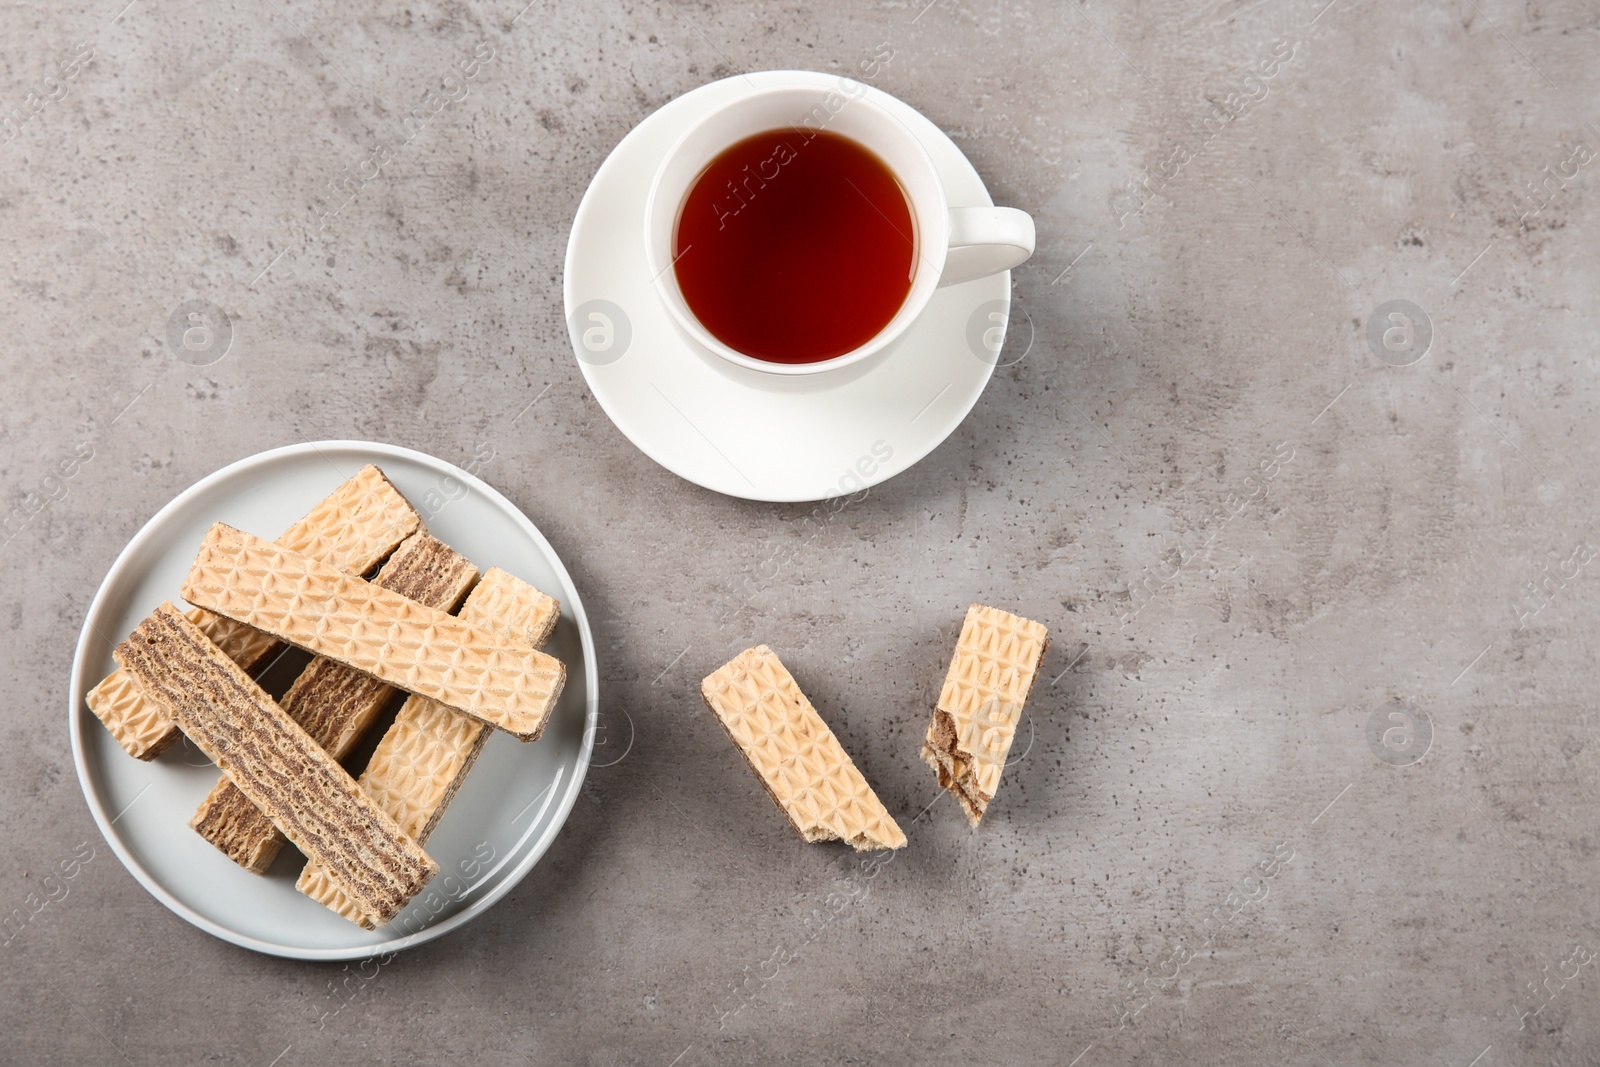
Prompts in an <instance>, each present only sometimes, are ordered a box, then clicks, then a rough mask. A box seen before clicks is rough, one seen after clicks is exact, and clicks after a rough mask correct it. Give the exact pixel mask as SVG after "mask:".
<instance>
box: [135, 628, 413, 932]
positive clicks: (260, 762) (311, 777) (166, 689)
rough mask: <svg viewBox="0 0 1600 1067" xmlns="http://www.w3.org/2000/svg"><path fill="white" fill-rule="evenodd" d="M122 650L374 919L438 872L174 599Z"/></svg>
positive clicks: (146, 689) (191, 730)
mask: <svg viewBox="0 0 1600 1067" xmlns="http://www.w3.org/2000/svg"><path fill="white" fill-rule="evenodd" d="M114 655H115V657H116V660H117V662H118V663H119V664H121V665H122V667H123V669H124V670H126V671H127V672H128V673H129V675H131V676H132V678H133V680H134V684H136V685H138V686H139V688H140V690H141V691H142V692H143V693H144V695H145V697H146V698H147V699H150V700H155V701H159V702H160V703H161V704H162V706H163V707H164V708H165V709H166V712H167V714H168V715H169V716H170V717H171V718H172V720H173V721H174V722H176V723H177V724H178V727H179V729H181V730H182V731H183V732H184V733H185V734H186V735H188V737H189V740H191V741H193V742H194V743H195V745H197V746H198V747H199V749H200V751H202V752H204V753H205V754H206V755H207V756H208V757H210V759H211V760H212V762H214V763H216V765H217V766H218V767H220V768H222V770H223V773H225V774H227V775H228V777H229V778H231V779H232V780H233V781H234V783H235V784H236V785H238V787H239V788H240V789H241V790H242V791H243V792H244V794H245V795H246V796H248V797H249V798H250V800H251V801H252V802H253V803H254V804H255V805H256V806H257V807H259V808H260V809H261V810H262V811H264V812H266V813H267V815H268V816H269V817H270V818H271V819H272V821H273V823H274V824H276V825H277V827H278V829H280V830H282V831H283V832H284V835H285V836H287V837H288V838H289V840H290V841H293V842H294V844H295V847H296V848H298V849H300V851H302V852H304V853H305V854H306V855H307V856H308V857H310V858H312V859H315V860H317V861H318V862H319V863H321V864H322V865H323V866H325V867H326V868H327V869H328V870H329V872H330V873H331V875H332V876H333V877H334V878H336V879H338V881H339V885H340V888H342V889H343V890H344V891H345V892H346V893H347V894H349V896H350V898H351V899H352V900H353V901H355V902H356V904H357V906H358V908H359V909H360V914H361V916H362V918H363V919H364V920H365V921H366V922H368V923H371V924H372V925H373V926H374V927H376V926H382V925H383V924H384V923H387V922H388V921H389V920H390V919H393V918H394V917H395V915H397V914H398V913H399V912H400V909H402V908H404V907H405V906H406V903H407V902H408V901H409V900H410V899H411V898H412V897H414V896H415V895H416V894H417V892H418V891H419V890H421V889H422V887H423V886H424V885H426V884H427V883H428V879H430V878H432V877H433V876H434V875H435V874H437V873H438V871H439V865H438V864H436V863H434V861H433V860H432V859H430V858H429V857H428V854H427V853H425V852H423V851H422V846H421V845H419V844H417V842H416V841H415V840H413V839H412V838H410V837H408V836H406V834H405V833H404V832H403V831H402V830H401V829H400V827H399V826H398V825H397V824H396V823H395V821H394V820H393V819H391V818H390V817H389V816H388V815H386V814H384V812H383V809H382V808H380V807H378V806H377V805H376V804H374V803H373V802H372V800H371V798H369V797H368V796H367V794H366V793H365V792H363V791H362V789H361V787H360V786H358V785H356V782H355V779H353V778H351V777H350V775H349V774H347V773H345V770H344V768H343V767H340V766H339V764H338V762H337V761H335V760H334V758H333V757H332V756H330V755H328V754H327V753H326V752H324V751H323V750H322V746H321V745H319V744H317V743H316V742H315V741H313V740H312V739H311V735H310V734H307V733H306V732H305V731H304V730H303V729H301V728H300V726H299V725H298V724H297V723H296V722H295V721H294V720H293V719H291V718H289V716H288V715H287V714H286V713H285V712H284V710H283V709H282V708H280V707H278V705H277V704H276V703H274V702H273V700H272V698H271V697H269V696H267V694H266V693H265V692H263V691H262V689H261V687H260V686H258V685H257V684H256V683H255V682H254V681H252V680H251V678H250V676H249V675H248V674H246V673H245V672H244V671H243V670H242V669H240V667H239V665H238V664H237V663H235V662H233V660H231V659H229V658H228V657H227V655H225V654H224V653H223V652H222V650H221V649H219V648H218V647H217V646H216V645H215V644H213V643H212V642H211V640H210V639H209V638H208V637H206V635H205V634H204V632H202V631H201V629H200V628H199V627H198V626H196V625H195V624H194V623H192V622H190V621H189V620H188V619H186V618H184V617H183V615H181V614H180V613H179V612H178V609H177V608H174V607H173V606H172V605H171V604H170V603H169V604H163V605H161V607H160V608H158V609H157V610H156V611H155V612H154V613H153V614H152V615H150V616H149V617H148V618H146V619H145V620H144V621H143V622H142V623H140V624H139V627H138V629H136V630H134V632H133V634H132V635H131V636H129V638H128V639H127V640H126V641H124V642H122V644H120V645H118V646H117V648H116V652H115V653H114Z"/></svg>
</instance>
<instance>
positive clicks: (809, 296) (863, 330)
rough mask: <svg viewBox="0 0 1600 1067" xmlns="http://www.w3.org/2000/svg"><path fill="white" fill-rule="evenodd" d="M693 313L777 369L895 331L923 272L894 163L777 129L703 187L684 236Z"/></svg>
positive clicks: (684, 282)
mask: <svg viewBox="0 0 1600 1067" xmlns="http://www.w3.org/2000/svg"><path fill="white" fill-rule="evenodd" d="M672 253H673V257H674V258H673V270H674V272H675V273H676V276H677V281H678V288H679V289H680V290H681V291H682V293H683V296H684V300H685V301H687V303H688V305H689V309H690V310H691V311H693V312H694V314H695V317H696V318H698V319H699V320H700V322H701V324H702V325H704V326H705V328H706V329H707V330H708V331H710V332H711V334H712V335H713V336H714V337H716V338H717V339H718V340H720V341H722V342H723V343H724V344H726V345H727V346H728V347H730V348H732V349H734V350H735V351H738V352H742V353H744V354H745V355H748V356H754V357H755V358H757V359H762V360H766V361H768V362H772V363H816V362H820V361H822V360H825V359H832V358H834V357H835V356H842V355H844V354H845V353H846V352H849V351H851V350H853V349H856V348H859V347H860V346H861V345H863V344H865V343H866V342H867V341H870V340H871V339H872V338H873V337H875V336H876V335H877V334H878V332H879V331H880V330H882V329H883V328H884V327H885V326H887V325H888V324H889V320H891V319H893V318H894V316H895V312H897V311H899V310H900V305H901V304H903V303H904V302H905V299H906V294H908V293H909V292H910V291H911V280H912V276H913V275H914V274H915V273H916V254H917V246H916V223H915V222H914V221H913V219H912V215H911V205H910V203H909V201H908V200H907V198H906V194H905V191H904V190H903V189H901V187H900V183H899V182H898V181H897V180H896V179H895V176H894V173H893V172H892V171H890V170H889V168H888V166H887V165H885V164H884V162H883V161H882V160H881V159H879V158H878V157H877V156H876V155H874V154H873V153H872V152H871V151H870V150H868V149H867V148H865V147H864V146H862V145H861V144H859V143H857V142H855V141H853V140H851V139H850V138H848V137H844V136H842V135H840V134H836V133H832V132H830V131H826V130H822V131H817V130H810V129H803V128H789V129H777V130H768V131H767V132H765V133H760V134H756V135H755V136H753V137H747V138H745V139H744V140H742V141H739V142H738V143H737V144H734V145H732V146H731V147H729V148H727V149H724V150H723V151H722V152H721V153H720V154H719V155H718V156H717V157H716V158H715V159H713V160H712V161H711V163H710V165H709V166H707V167H706V169H705V170H704V171H702V172H701V173H700V176H699V177H698V178H696V179H695V181H694V184H693V185H692V186H691V187H690V189H689V194H688V196H687V197H686V198H685V199H684V203H683V208H682V211H681V212H680V214H679V216H678V225H677V230H676V233H675V235H674V238H673V249H672Z"/></svg>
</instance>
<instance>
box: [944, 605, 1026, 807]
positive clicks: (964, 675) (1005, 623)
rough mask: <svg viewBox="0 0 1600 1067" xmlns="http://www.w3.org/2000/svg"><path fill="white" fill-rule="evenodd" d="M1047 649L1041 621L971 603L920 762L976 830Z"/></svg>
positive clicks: (997, 787) (1003, 765)
mask: <svg viewBox="0 0 1600 1067" xmlns="http://www.w3.org/2000/svg"><path fill="white" fill-rule="evenodd" d="M1049 647H1050V633H1049V630H1048V629H1046V628H1045V626H1044V624H1043V623H1038V622H1034V621H1032V620H1031V619H1024V618H1022V617H1021V616H1018V615H1012V614H1011V613H1010V612H1006V611H1001V610H1000V609H999V608H990V607H985V606H983V605H981V604H973V605H972V606H971V607H970V608H968V609H967V617H966V621H965V622H963V623H962V625H961V636H960V637H959V638H958V639H957V640H956V650H955V654H954V655H953V656H952V657H951V659H950V669H949V670H948V671H947V672H946V673H945V679H944V686H943V688H941V689H940V691H939V703H938V705H937V706H936V707H935V709H934V713H933V720H932V721H931V722H930V723H929V724H928V735H927V739H926V740H925V741H924V742H923V745H922V759H923V761H924V762H925V763H927V764H928V766H930V767H932V768H933V769H934V771H935V772H937V773H938V775H939V784H940V785H941V786H943V787H944V788H945V789H948V790H950V791H951V792H952V793H954V794H955V795H956V798H957V799H958V800H959V801H960V802H961V806H962V808H963V810H965V811H966V813H967V821H968V822H970V823H971V824H972V825H973V826H976V825H978V823H979V821H981V820H982V818H983V813H984V811H985V810H987V808H988V805H989V802H990V801H992V800H993V799H994V797H995V793H996V792H997V791H998V790H999V788H1000V773H1001V771H1002V770H1003V769H1004V768H1005V765H1006V756H1007V755H1008V754H1009V753H1010V751H1011V742H1012V741H1013V740H1014V739H1015V737H1016V733H1017V723H1018V722H1020V721H1021V719H1022V709H1023V707H1024V706H1025V705H1026V704H1027V702H1028V694H1029V693H1031V692H1032V691H1033V683H1034V681H1035V679H1036V678H1037V677H1038V672H1039V664H1040V662H1041V661H1042V660H1043V659H1044V653H1045V649H1047V648H1049Z"/></svg>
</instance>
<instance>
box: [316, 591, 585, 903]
mask: <svg viewBox="0 0 1600 1067" xmlns="http://www.w3.org/2000/svg"><path fill="white" fill-rule="evenodd" d="M560 614H561V608H560V605H559V604H557V603H556V601H555V600H554V599H553V598H551V597H549V596H546V595H545V594H544V593H541V592H540V591H539V590H537V589H535V588H534V587H533V586H531V585H529V584H528V583H527V582H524V581H522V580H521V579H520V578H516V577H513V576H512V575H510V574H507V573H506V572H505V571H503V570H500V569H499V568H498V567H491V568H489V570H488V571H486V572H485V573H484V575H483V580H482V581H480V582H479V583H478V585H477V588H475V589H473V591H472V595H471V596H469V597H468V598H467V602H466V604H465V605H463V606H462V608H461V618H462V620H463V621H466V622H470V623H472V624H473V625H475V626H482V627H483V628H484V629H486V630H491V631H494V632H497V633H500V634H503V635H504V636H506V637H509V638H512V639H514V640H519V641H524V642H526V643H527V644H529V645H531V646H532V647H534V648H538V647H540V646H541V645H543V644H544V643H545V641H546V640H548V639H549V637H550V633H551V631H552V630H554V629H555V625H556V621H557V619H558V618H559V617H560ZM489 734H490V729H489V726H488V725H487V724H486V723H482V722H479V721H478V720H477V719H474V718H470V717H469V716H466V715H462V714H460V713H459V712H456V711H452V710H451V709H449V708H447V707H445V706H444V705H443V704H440V703H439V702H437V701H434V700H429V699H427V698H426V697H419V696H415V695H413V696H411V697H409V698H408V699H407V700H406V703H405V706H404V707H402V708H401V709H400V714H399V715H398V716H396V717H395V721H394V725H392V726H390V727H389V731H388V732H387V733H385V734H384V735H383V740H382V741H380V742H378V748H377V751H375V752H374V753H373V754H372V759H371V760H370V761H368V763H367V769H366V771H365V773H363V774H362V775H361V779H360V782H361V787H362V788H363V789H365V790H366V791H367V794H368V795H369V796H371V797H372V799H373V800H375V801H377V803H378V806H379V807H381V808H382V809H383V810H384V811H386V812H388V813H389V814H390V815H392V816H394V819H395V821H396V822H398V823H399V824H400V828H401V829H402V830H404V831H405V832H406V833H408V834H410V835H411V836H412V837H415V838H416V839H417V841H419V842H421V843H423V844H426V843H427V841H428V837H429V835H430V834H432V833H433V829H434V827H435V826H437V825H438V824H439V818H440V816H442V815H443V814H444V811H445V808H446V807H448V806H449V804H450V801H451V799H452V798H454V797H455V795H456V791H457V790H459V789H460V788H461V783H462V782H463V781H465V780H466V777H467V772H468V771H469V770H471V769H472V765H473V763H474V762H475V761H476V760H477V758H478V753H480V752H482V751H483V746H484V744H485V742H487V741H488V740H489ZM295 888H297V889H299V890H300V892H302V893H304V894H305V895H306V896H308V897H310V898H311V899H313V900H316V901H319V902H321V903H322V904H325V905H327V906H328V907H330V908H332V909H333V910H334V911H337V912H338V913H339V914H340V915H343V916H345V917H346V918H349V917H350V916H351V914H352V911H353V908H354V902H353V901H351V900H350V898H349V897H348V896H346V895H345V894H344V893H343V892H342V891H341V890H340V889H339V886H338V884H337V883H336V882H335V881H334V880H333V879H332V878H331V877H329V875H328V872H327V871H325V870H323V869H322V867H320V866H319V865H317V864H315V863H308V864H306V866H305V869H304V870H303V871H301V872H300V880H299V881H298V882H296V883H295Z"/></svg>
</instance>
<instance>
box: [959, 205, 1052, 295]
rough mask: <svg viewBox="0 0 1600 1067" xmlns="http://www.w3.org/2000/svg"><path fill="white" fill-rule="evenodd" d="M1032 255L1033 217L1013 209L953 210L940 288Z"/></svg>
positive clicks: (1009, 265)
mask: <svg viewBox="0 0 1600 1067" xmlns="http://www.w3.org/2000/svg"><path fill="white" fill-rule="evenodd" d="M1031 255H1033V217H1032V216H1030V215H1029V214H1028V213H1027V212H1026V211H1018V210H1017V209H1016V208H1014V207H953V208H951V209H950V248H949V249H948V250H947V251H946V252H945V257H944V274H943V275H942V276H941V277H940V278H939V285H940V286H946V285H955V284H957V283H958V282H970V281H972V280H973V279H974V278H987V277H988V276H989V275H991V274H999V273H1000V272H1001V271H1003V270H1010V269H1011V268H1012V267H1015V266H1017V265H1019V264H1021V263H1022V262H1024V261H1025V260H1026V259H1027V258H1028V257H1029V256H1031Z"/></svg>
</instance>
